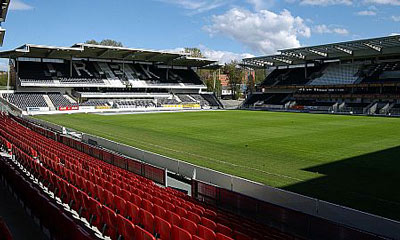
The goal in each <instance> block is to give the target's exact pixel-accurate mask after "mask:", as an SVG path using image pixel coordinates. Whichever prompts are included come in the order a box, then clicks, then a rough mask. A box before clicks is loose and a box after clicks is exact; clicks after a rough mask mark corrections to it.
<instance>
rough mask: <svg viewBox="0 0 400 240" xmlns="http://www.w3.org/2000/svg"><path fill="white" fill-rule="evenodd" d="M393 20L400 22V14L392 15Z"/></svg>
mask: <svg viewBox="0 0 400 240" xmlns="http://www.w3.org/2000/svg"><path fill="white" fill-rule="evenodd" d="M392 20H393V21H395V22H400V16H392Z"/></svg>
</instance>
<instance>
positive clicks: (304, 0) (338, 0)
mask: <svg viewBox="0 0 400 240" xmlns="http://www.w3.org/2000/svg"><path fill="white" fill-rule="evenodd" d="M353 2H354V0H301V1H300V4H303V5H314V6H329V5H352V4H353Z"/></svg>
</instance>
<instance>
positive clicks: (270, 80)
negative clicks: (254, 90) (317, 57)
mask: <svg viewBox="0 0 400 240" xmlns="http://www.w3.org/2000/svg"><path fill="white" fill-rule="evenodd" d="M321 69H322V67H321V66H318V67H317V66H316V67H307V75H308V77H307V78H306V76H305V75H306V70H305V68H285V69H275V70H274V71H272V72H271V73H270V74H269V75H268V76H267V77H266V78H265V80H264V81H263V83H262V84H261V85H263V86H284V85H305V84H307V82H309V81H310V79H313V78H314V77H315V75H317V74H318V72H319V71H321Z"/></svg>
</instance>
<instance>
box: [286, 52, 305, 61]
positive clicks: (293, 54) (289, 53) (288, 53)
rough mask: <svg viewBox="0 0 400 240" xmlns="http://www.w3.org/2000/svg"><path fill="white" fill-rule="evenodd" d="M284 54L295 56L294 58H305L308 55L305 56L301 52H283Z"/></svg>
mask: <svg viewBox="0 0 400 240" xmlns="http://www.w3.org/2000/svg"><path fill="white" fill-rule="evenodd" d="M282 55H284V56H288V57H293V58H298V59H301V60H305V59H306V56H304V55H303V54H301V53H293V52H283V53H282Z"/></svg>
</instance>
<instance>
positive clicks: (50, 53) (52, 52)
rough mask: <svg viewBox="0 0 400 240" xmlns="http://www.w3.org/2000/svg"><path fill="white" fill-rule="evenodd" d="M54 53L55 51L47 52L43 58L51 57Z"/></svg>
mask: <svg viewBox="0 0 400 240" xmlns="http://www.w3.org/2000/svg"><path fill="white" fill-rule="evenodd" d="M55 52H56V50H55V49H52V50H49V51H48V52H47V54H46V56H45V58H48V57H51V55H53V54H54V53H55Z"/></svg>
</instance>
